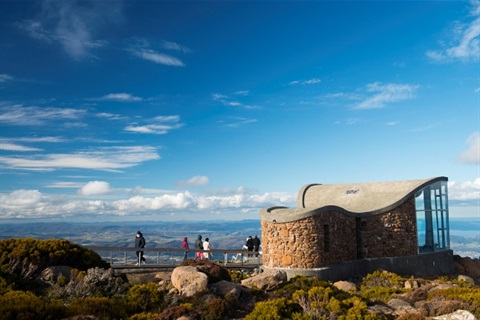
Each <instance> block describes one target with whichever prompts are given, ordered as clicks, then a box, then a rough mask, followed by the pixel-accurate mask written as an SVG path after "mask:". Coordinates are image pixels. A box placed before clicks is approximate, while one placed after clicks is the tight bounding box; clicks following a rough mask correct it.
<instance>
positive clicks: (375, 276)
mask: <svg viewBox="0 0 480 320" xmlns="http://www.w3.org/2000/svg"><path fill="white" fill-rule="evenodd" d="M403 282H404V280H403V278H402V277H400V276H399V275H398V274H396V273H393V272H388V271H383V270H377V271H374V272H373V273H370V274H367V275H366V276H365V277H363V279H362V289H363V288H373V287H395V288H402V287H403Z"/></svg>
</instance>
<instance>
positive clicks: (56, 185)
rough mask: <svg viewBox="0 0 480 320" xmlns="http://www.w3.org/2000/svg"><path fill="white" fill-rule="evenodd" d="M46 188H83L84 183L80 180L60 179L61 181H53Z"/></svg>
mask: <svg viewBox="0 0 480 320" xmlns="http://www.w3.org/2000/svg"><path fill="white" fill-rule="evenodd" d="M45 187H46V188H54V189H57V188H61V189H63V188H75V189H78V188H81V187H82V184H81V183H80V182H67V181H60V182H53V183H50V184H48V185H46V186H45Z"/></svg>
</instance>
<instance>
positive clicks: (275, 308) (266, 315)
mask: <svg viewBox="0 0 480 320" xmlns="http://www.w3.org/2000/svg"><path fill="white" fill-rule="evenodd" d="M301 312H302V310H301V308H300V305H298V304H297V303H294V302H292V301H291V300H287V299H285V298H278V299H272V300H268V301H262V302H258V303H257V304H256V305H255V308H254V309H253V311H252V312H251V313H249V314H248V315H247V316H246V317H245V320H271V319H275V320H287V319H295V317H296V319H299V318H298V317H299V314H301Z"/></svg>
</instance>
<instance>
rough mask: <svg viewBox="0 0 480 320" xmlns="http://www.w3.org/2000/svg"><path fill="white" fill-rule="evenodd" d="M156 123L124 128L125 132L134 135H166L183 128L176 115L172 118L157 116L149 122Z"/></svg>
mask: <svg viewBox="0 0 480 320" xmlns="http://www.w3.org/2000/svg"><path fill="white" fill-rule="evenodd" d="M150 121H151V122H156V123H152V124H144V125H139V124H132V125H129V126H127V127H125V128H124V130H125V131H128V132H134V133H146V134H167V133H168V132H169V131H171V130H175V129H179V128H181V127H183V124H182V123H178V122H179V121H180V117H179V116H178V115H172V116H158V117H155V118H153V119H152V120H150Z"/></svg>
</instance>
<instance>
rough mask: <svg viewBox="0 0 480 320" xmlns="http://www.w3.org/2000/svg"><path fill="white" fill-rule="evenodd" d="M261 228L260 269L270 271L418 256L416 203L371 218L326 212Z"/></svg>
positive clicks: (406, 204) (412, 200)
mask: <svg viewBox="0 0 480 320" xmlns="http://www.w3.org/2000/svg"><path fill="white" fill-rule="evenodd" d="M261 226H262V237H263V244H262V245H263V264H264V265H265V266H266V267H269V268H287V269H294V268H299V269H312V268H321V267H326V266H329V265H332V264H335V263H341V262H345V261H351V260H355V259H363V258H379V257H393V256H408V255H415V254H417V247H418V244H417V229H416V214H415V199H414V197H411V198H409V199H407V200H406V201H405V202H404V203H402V204H401V205H399V206H398V207H396V208H393V209H391V210H389V211H388V212H384V213H380V214H376V215H372V216H364V217H355V216H349V215H346V214H344V213H342V212H337V211H326V212H321V213H319V214H317V215H314V216H310V217H307V218H304V219H300V220H296V221H291V222H286V223H270V222H266V221H261Z"/></svg>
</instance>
